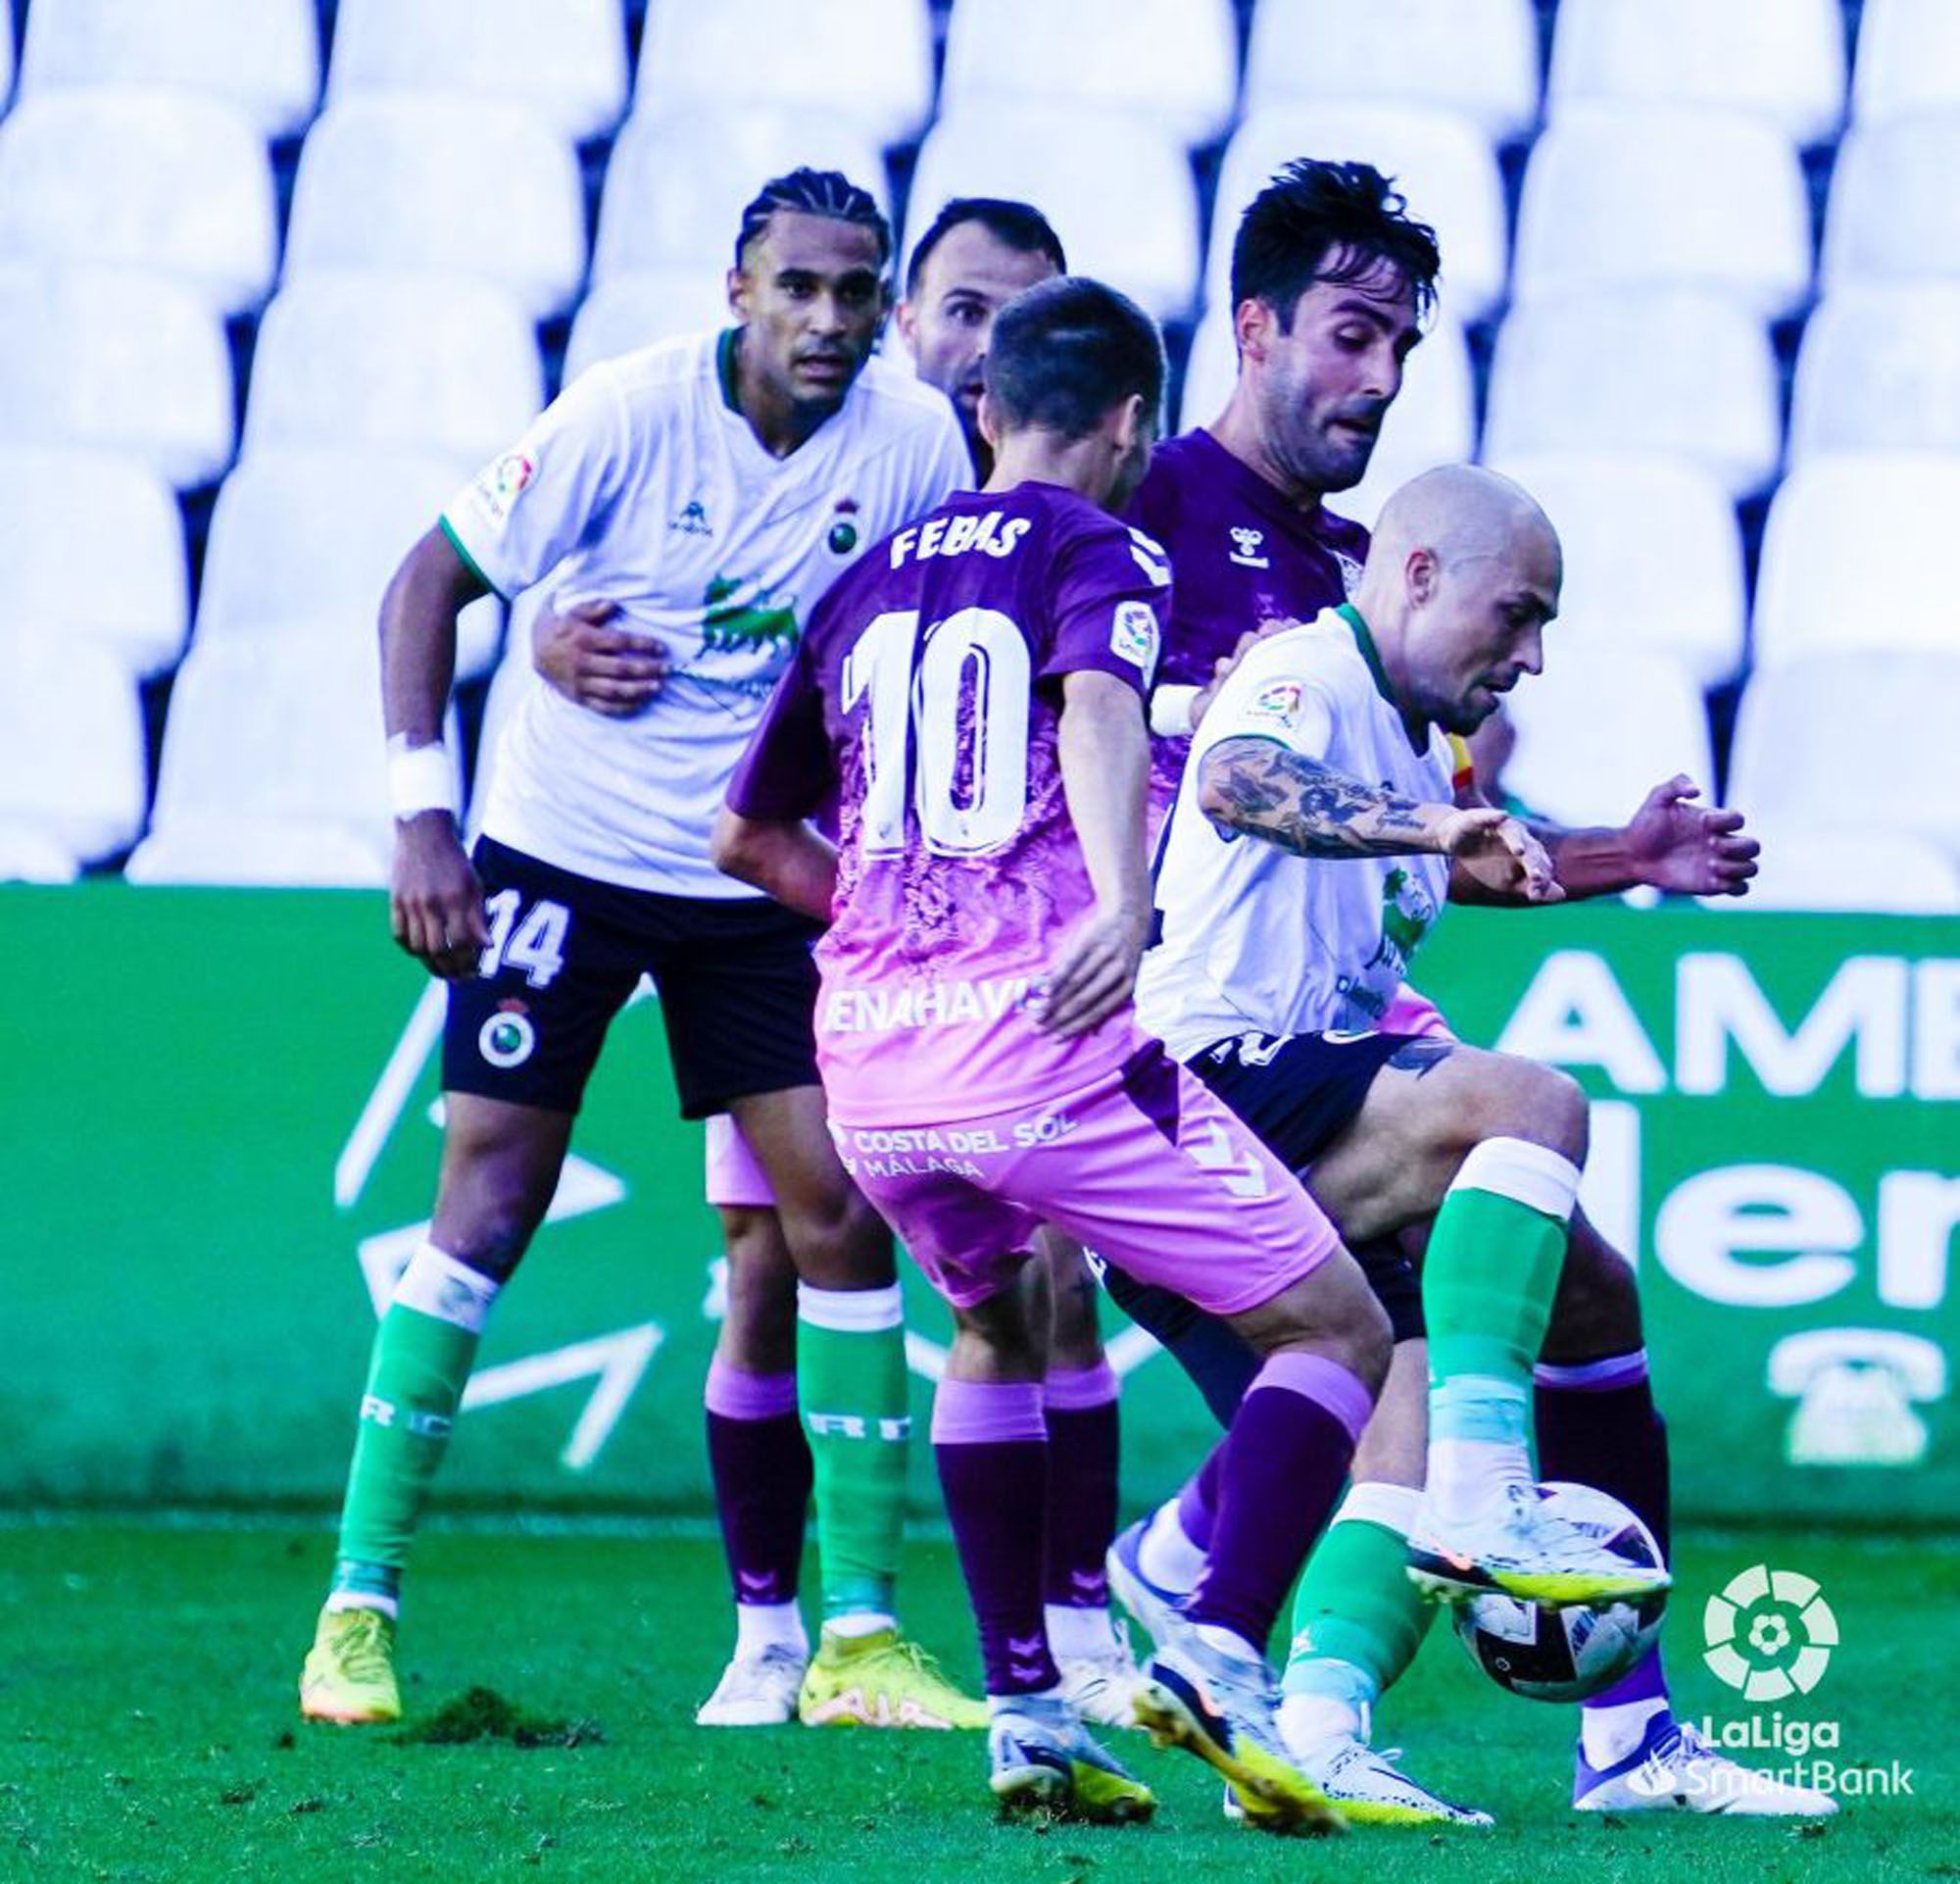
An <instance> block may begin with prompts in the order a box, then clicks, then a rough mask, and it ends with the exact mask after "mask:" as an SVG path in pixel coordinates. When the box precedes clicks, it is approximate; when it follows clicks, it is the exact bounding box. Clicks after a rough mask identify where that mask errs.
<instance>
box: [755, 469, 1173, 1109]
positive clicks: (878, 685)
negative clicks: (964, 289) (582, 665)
mask: <svg viewBox="0 0 1960 1884" xmlns="http://www.w3.org/2000/svg"><path fill="white" fill-rule="evenodd" d="M1168 584H1169V570H1168V568H1167V567H1166V565H1165V563H1164V560H1163V553H1162V551H1161V550H1160V549H1158V547H1157V546H1156V544H1154V543H1153V542H1152V541H1151V540H1150V539H1149V538H1148V537H1146V536H1143V535H1142V534H1141V533H1140V532H1139V531H1137V530H1134V529H1132V528H1130V527H1129V526H1128V525H1126V524H1125V523H1123V522H1120V521H1116V520H1115V519H1113V518H1110V517H1109V516H1107V515H1106V514H1104V513H1103V512H1102V511H1100V510H1098V509H1097V508H1096V507H1095V506H1094V505H1092V504H1090V503H1088V502H1087V501H1086V500H1084V499H1083V498H1081V497H1078V496H1076V495H1075V494H1074V493H1072V492H1069V491H1065V490H1063V489H1061V488H1059V487H1058V486H1054V485H1044V484H1024V485H1021V486H1019V487H1017V488H1016V489H1014V490H1011V491H1006V492H1002V493H998V494H989V493H986V492H978V493H967V494H962V495H960V496H957V497H955V498H952V499H950V500H949V501H948V502H947V503H945V504H943V505H941V506H940V507H939V508H938V509H937V510H935V511H933V512H931V513H929V514H928V515H927V516H925V517H923V518H921V519H920V520H918V521H916V522H915V523H912V524H910V525H908V526H907V528H905V529H903V530H900V531H898V532H897V533H896V534H895V535H893V536H891V537H888V538H887V539H886V540H885V541H884V542H883V543H882V544H880V545H879V546H877V547H876V548H875V549H873V550H871V551H869V552H867V553H866V554H865V556H864V557H863V558H862V559H861V560H860V561H859V562H858V564H857V565H856V566H855V567H854V568H853V569H852V570H850V571H849V572H848V573H847V574H846V575H845V576H844V577H843V578H842V579H841V580H840V581H839V582H838V583H837V584H836V585H835V586H834V587H833V588H832V589H831V590H830V592H829V593H828V594H827V595H826V596H825V597H824V599H823V601H822V603H821V604H820V605H819V606H818V608H817V609H816V611H815V612H814V613H813V615H812V616H811V619H810V622H809V629H808V631H807V633H806V634H805V636H804V639H803V642H802V645H801V646H800V647H799V649H798V651H797V655H796V658H795V661H794V662H793V664H792V665H791V667H790V669H789V670H788V672H787V673H786V674H785V675H784V676H783V680H782V682H781V684H780V685H779V686H778V688H777V691H776V693H775V695H774V697H773V698H772V699H771V701H770V703H769V707H768V711H767V713H766V715H765V716H764V718H763V720H762V723H761V725H760V728H759V729H758V732H757V734H756V738H755V740H754V742H753V744H752V745H751V746H750V749H749V752H748V754H747V756H746V757H745V758H744V760H743V761H742V764H741V766H740V767H739V768H738V769H737V771H736V773H735V777H734V780H733V782H732V784H731V785H730V788H729V793H728V802H729V804H730V805H731V806H732V807H733V808H734V810H735V811H736V812H738V813H740V814H741V815H743V816H745V817H749V818H805V817H808V816H809V815H811V814H812V813H813V812H814V811H816V810H817V808H818V807H820V806H821V805H822V804H823V803H824V802H825V800H826V798H827V797H828V796H829V795H830V794H832V793H833V792H834V793H835V795H836V800H837V804H838V811H839V831H838V836H839V855H838V884H837V899H836V904H835V909H834V916H833V920H832V924H831V927H830V929H829V931H828V933H827V934H826V935H825V936H824V938H823V940H822V942H821V943H819V944H818V947H817V961H818V965H819V967H820V968H821V969H822V975H823V988H822V992H821V994H820V996H819V997H818V1001H817V1013H816V1039H817V1051H818V1057H819V1060H820V1062H821V1064H822V1066H823V1073H824V1085H825V1088H826V1091H827V1093H828V1095H829V1101H830V1112H831V1116H832V1119H833V1120H834V1121H835V1122H837V1123H840V1124H847V1125H848V1124H871V1123H876V1122H879V1121H890V1120H892V1119H894V1118H900V1117H903V1118H904V1119H905V1120H906V1121H907V1123H908V1124H918V1125H929V1124H932V1123H935V1122H939V1121H943V1120H948V1119H953V1118H958V1117H964V1116H973V1115H977V1114H982V1113H994V1112H1000V1111H1003V1110H1005V1109H1008V1108H1011V1107H1014V1106H1017V1105H1019V1104H1022V1103H1024V1102H1032V1101H1036V1100H1039V1099H1040V1098H1042V1097H1045V1096H1049V1095H1054V1094H1056V1093H1065V1092H1070V1091H1075V1090H1079V1089H1081V1088H1082V1087H1084V1086H1086V1085H1089V1084H1091V1083H1092V1082H1094V1081H1096V1080H1098V1079H1100V1078H1103V1077H1104V1076H1105V1075H1107V1074H1110V1073H1112V1072H1113V1071H1114V1070H1115V1069H1116V1068H1117V1067H1119V1066H1121V1065H1122V1063H1123V1062H1124V1061H1125V1059H1127V1058H1128V1056H1129V1055H1130V1054H1132V1053H1133V1052H1135V1051H1136V1049H1137V1048H1138V1047H1139V1046H1140V1045H1142V1044H1143V1043H1144V1041H1145V1039H1146V1036H1145V1035H1143V1034H1142V1033H1141V1032H1140V1031H1139V1030H1138V1028H1137V1026H1136V1024H1135V1021H1134V1019H1133V1018H1132V1016H1131V1015H1130V1013H1129V1011H1128V1010H1127V1009H1126V1010H1124V1011H1123V1012H1122V1013H1120V1014H1118V1015H1116V1016H1113V1017H1112V1018H1111V1019H1109V1020H1108V1021H1106V1022H1104V1023H1103V1026H1102V1027H1100V1028H1098V1029H1097V1030H1096V1031H1095V1032H1094V1033H1093V1034H1090V1035H1087V1036H1085V1037H1083V1038H1080V1039H1074V1040H1061V1039H1056V1038H1054V1036H1052V1035H1049V1034H1046V1033H1043V1032H1042V1031H1041V1030H1040V1028H1039V1027H1038V1025H1037V1021H1038V1018H1039V1016H1040V1013H1041V1006H1042V1002H1043V1000H1044V998H1045V992H1046V977H1047V975H1048V973H1049V971H1050V969H1051V967H1053V965H1054V962H1055V961H1056V959H1057V958H1058V957H1059V955H1060V953H1061V951H1062V950H1063V948H1064V947H1065V945H1066V943H1067V940H1068V938H1069V935H1070V933H1071V931H1072V930H1073V929H1074V928H1075V927H1076V926H1077V925H1078V924H1079V923H1080V922H1081V921H1082V920H1083V919H1084V918H1085V917H1088V916H1089V915H1090V914H1091V912H1092V911H1093V909H1094V905H1095V895H1094V892H1093V890H1092V888H1091V885H1090V882H1089V877H1088V872H1087V870H1086V868H1085V867H1084V864H1083V860H1082V853H1081V849H1080V847H1079V845H1078V843H1077V841H1076V838H1075V834H1074V830H1073V827H1072V826H1071V824H1070V822H1069V818H1068V808H1067V804H1066V801H1065V798H1064V794H1063V791H1062V782H1061V772H1060V767H1059V763H1058V759H1057V754H1056V731H1057V727H1058V725H1059V720H1060V708H1061V683H1062V679H1063V677H1064V676H1065V675H1067V674H1069V673H1074V672H1081V671H1084V670H1095V671H1098V672H1103V673H1108V674H1113V675H1115V676H1117V677H1118V678H1120V679H1122V680H1124V681H1125V682H1127V683H1128V684H1129V685H1131V686H1133V687H1134V688H1135V689H1136V690H1137V694H1138V713H1139V715H1140V716H1141V714H1142V713H1143V704H1142V701H1143V696H1144V694H1145V693H1146V692H1147V691H1148V690H1149V688H1150V685H1151V683H1152V677H1153V673H1154V669H1155V666H1156V659H1157V652H1158V641H1159V623H1160V621H1161V620H1162V618H1163V615H1164V613H1165V611H1166V609H1167V607H1168V603H1169V589H1168ZM1138 842H1139V843H1140V844H1141V843H1142V842H1143V834H1142V833H1141V832H1139V833H1138Z"/></svg>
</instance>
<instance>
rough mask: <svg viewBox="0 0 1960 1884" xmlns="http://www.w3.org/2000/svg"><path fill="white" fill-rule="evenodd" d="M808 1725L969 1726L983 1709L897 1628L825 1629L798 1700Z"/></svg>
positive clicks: (978, 1721) (982, 1721) (979, 1722)
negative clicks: (853, 1632) (843, 1632)
mask: <svg viewBox="0 0 1960 1884" xmlns="http://www.w3.org/2000/svg"><path fill="white" fill-rule="evenodd" d="M797 1715H798V1718H799V1719H801V1720H802V1721H803V1724H804V1725H805V1726H806V1727H939V1728H952V1727H967V1728H982V1727H985V1726H986V1724H987V1705H986V1703H985V1702H982V1701H975V1700H974V1699H973V1698H972V1697H971V1696H970V1695H963V1694H961V1693H960V1692H959V1690H958V1689H957V1688H956V1687H955V1686H954V1685H953V1683H952V1682H950V1681H949V1680H948V1679H947V1678H946V1676H945V1675H943V1674H942V1673H941V1672H940V1670H939V1664H938V1663H937V1662H936V1661H933V1659H932V1657H931V1656H929V1655H927V1654H926V1652H925V1651H924V1650H923V1649H921V1648H920V1647H919V1645H918V1644H917V1643H916V1642H907V1640H906V1639H905V1637H904V1636H902V1635H900V1633H899V1632H898V1630H897V1629H878V1630H875V1631H874V1632H873V1633H871V1634H870V1635H849V1636H847V1635H838V1634H837V1633H836V1632H835V1631H834V1630H832V1629H830V1628H829V1627H826V1628H825V1629H824V1631H823V1637H822V1640H821V1641H820V1642H819V1643H818V1645H817V1651H816V1654H815V1656H814V1657H812V1658H811V1661H810V1664H809V1669H808V1670H807V1671H806V1672H805V1674H804V1678H803V1688H802V1691H801V1693H800V1694H799V1695H798V1697H797Z"/></svg>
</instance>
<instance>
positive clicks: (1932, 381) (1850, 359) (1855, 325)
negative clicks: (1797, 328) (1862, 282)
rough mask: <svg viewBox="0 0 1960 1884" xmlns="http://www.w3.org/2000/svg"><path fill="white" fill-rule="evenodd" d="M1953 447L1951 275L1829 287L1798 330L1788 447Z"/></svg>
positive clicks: (1955, 369) (1956, 415)
mask: <svg viewBox="0 0 1960 1884" xmlns="http://www.w3.org/2000/svg"><path fill="white" fill-rule="evenodd" d="M1871 450H1880V451H1915V450H1917V451H1940V452H1955V451H1960V282H1947V283H1936V284H1933V285H1923V284H1904V285H1899V286H1880V287H1873V286H1858V285H1855V284H1853V285H1846V286H1842V287H1838V288H1834V289H1833V290H1832V291H1831V293H1830V294H1828V295H1827V296H1826V297H1825V298H1824V299H1823V300H1822V301H1821V302H1820V303H1819V304H1818V306H1817V308H1816V310H1815V311H1814V312H1813V313H1812V315H1811V317H1810V319H1809V321H1808V322H1806V323H1805V325H1804V329H1803V350H1802V352H1801V353H1799V354H1798V356H1797V362H1796V384H1795V389H1794V392H1793V395H1792V406H1791V411H1790V420H1789V455H1790V459H1791V462H1792V463H1796V462H1800V461H1801V460H1802V459H1804V458H1806V457H1808V456H1809V455H1810V454H1812V453H1813V452H1819V451H1871Z"/></svg>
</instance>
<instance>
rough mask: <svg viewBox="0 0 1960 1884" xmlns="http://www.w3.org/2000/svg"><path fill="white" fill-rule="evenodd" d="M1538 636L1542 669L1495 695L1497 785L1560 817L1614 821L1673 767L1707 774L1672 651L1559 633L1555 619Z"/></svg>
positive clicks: (1689, 696)
mask: <svg viewBox="0 0 1960 1884" xmlns="http://www.w3.org/2000/svg"><path fill="white" fill-rule="evenodd" d="M1547 638H1548V640H1549V642H1550V652H1549V654H1548V656H1547V659H1546V661H1545V668H1544V672H1543V673H1542V674H1539V675H1537V676H1536V677H1534V678H1529V679H1526V680H1522V681H1520V682H1519V683H1518V686H1517V689H1516V691H1515V692H1514V693H1512V694H1511V695H1510V697H1509V699H1508V700H1507V701H1506V703H1505V705H1506V709H1507V711H1508V712H1509V714H1510V718H1511V724H1512V726H1513V728H1514V729H1515V730H1516V733H1517V749H1516V750H1515V751H1514V752H1513V753H1512V754H1511V757H1510V759H1509V760H1508V761H1507V762H1506V764H1505V766H1504V787H1505V789H1506V791H1509V792H1512V793H1514V794H1515V795H1516V796H1517V797H1519V798H1520V799H1522V800H1523V801H1524V802H1525V803H1526V804H1527V805H1529V806H1531V807H1532V809H1533V810H1534V811H1537V812H1543V813H1544V814H1546V815H1547V816H1549V817H1551V818H1556V819H1558V820H1559V821H1561V822H1564V823H1567V824H1617V823H1620V822H1621V821H1622V820H1624V819H1625V818H1627V817H1628V816H1629V815H1630V814H1631V813H1632V812H1633V810H1634V807H1635V806H1637V805H1638V804H1639V803H1640V802H1641V800H1642V798H1644V797H1645V796H1646V793H1647V791H1648V789H1649V788H1650V787H1651V786H1653V785H1655V784H1657V783H1658V782H1659V781H1660V780H1662V779H1663V778H1666V777H1668V776H1670V775H1671V774H1672V773H1674V772H1678V771H1680V772H1687V773H1688V774H1689V775H1690V777H1691V778H1699V779H1706V778H1710V777H1712V776H1714V769H1715V756H1714V753H1713V751H1712V749H1711V748H1710V745H1709V739H1708V717H1707V715H1706V713H1704V712H1703V710H1702V705H1701V689H1700V688H1699V687H1698V686H1697V685H1696V684H1695V682H1694V680H1693V677H1692V676H1691V674H1690V673H1689V672H1688V670H1687V669H1686V668H1685V667H1683V666H1682V664H1681V663H1680V662H1679V661H1678V660H1676V659H1675V658H1674V656H1673V655H1671V654H1667V653H1665V652H1663V651H1661V650H1659V649H1655V648H1640V647H1614V646H1609V645H1607V644H1605V643H1604V642H1602V641H1599V640H1594V639H1592V638H1590V637H1587V636H1585V635H1582V634H1573V635H1569V636H1564V637H1561V636H1560V635H1559V630H1558V624H1557V623H1555V622H1554V623H1553V625H1552V627H1551V629H1550V631H1549V635H1548V637H1547Z"/></svg>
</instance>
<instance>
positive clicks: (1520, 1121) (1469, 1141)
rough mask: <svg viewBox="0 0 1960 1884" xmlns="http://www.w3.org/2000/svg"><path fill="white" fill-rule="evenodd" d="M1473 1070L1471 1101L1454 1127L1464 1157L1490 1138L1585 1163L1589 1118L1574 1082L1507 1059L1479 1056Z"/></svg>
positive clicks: (1546, 1068) (1549, 1069) (1544, 1068)
mask: <svg viewBox="0 0 1960 1884" xmlns="http://www.w3.org/2000/svg"><path fill="white" fill-rule="evenodd" d="M1478 1070H1479V1074H1480V1077H1479V1078H1478V1081H1477V1090H1476V1092H1475V1095H1474V1098H1473V1100H1472V1102H1471V1104H1470V1105H1469V1106H1468V1107H1466V1108H1465V1110H1464V1111H1463V1113H1462V1114H1461V1115H1460V1116H1459V1119H1458V1123H1457V1131H1458V1134H1459V1136H1460V1138H1461V1141H1462V1143H1461V1147H1460V1148H1461V1150H1462V1151H1463V1152H1465V1153H1467V1152H1468V1151H1469V1150H1470V1148H1471V1146H1472V1145H1475V1144H1479V1143H1481V1142H1483V1141H1484V1140H1486V1139H1490V1138H1522V1139H1525V1140H1527V1141H1528V1142H1529V1143H1531V1144H1534V1145H1543V1146H1544V1148H1545V1149H1546V1150H1547V1151H1554V1152H1557V1153H1558V1154H1559V1156H1560V1157H1562V1158H1567V1159H1570V1160H1571V1161H1572V1163H1573V1164H1575V1165H1584V1164H1585V1162H1586V1146H1587V1138H1588V1131H1589V1124H1590V1115H1589V1112H1588V1109H1587V1103H1586V1094H1585V1092H1584V1091H1583V1090H1582V1089H1581V1087H1580V1085H1579V1083H1578V1081H1577V1080H1575V1079H1573V1078H1572V1077H1571V1076H1570V1075H1569V1074H1566V1073H1562V1072H1559V1071H1558V1070H1556V1069H1555V1068H1554V1067H1551V1066H1540V1065H1539V1064H1538V1063H1537V1062H1536V1061H1532V1060H1516V1059H1513V1058H1512V1057H1511V1056H1510V1055H1508V1054H1484V1055H1480V1056H1479V1060H1478Z"/></svg>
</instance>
